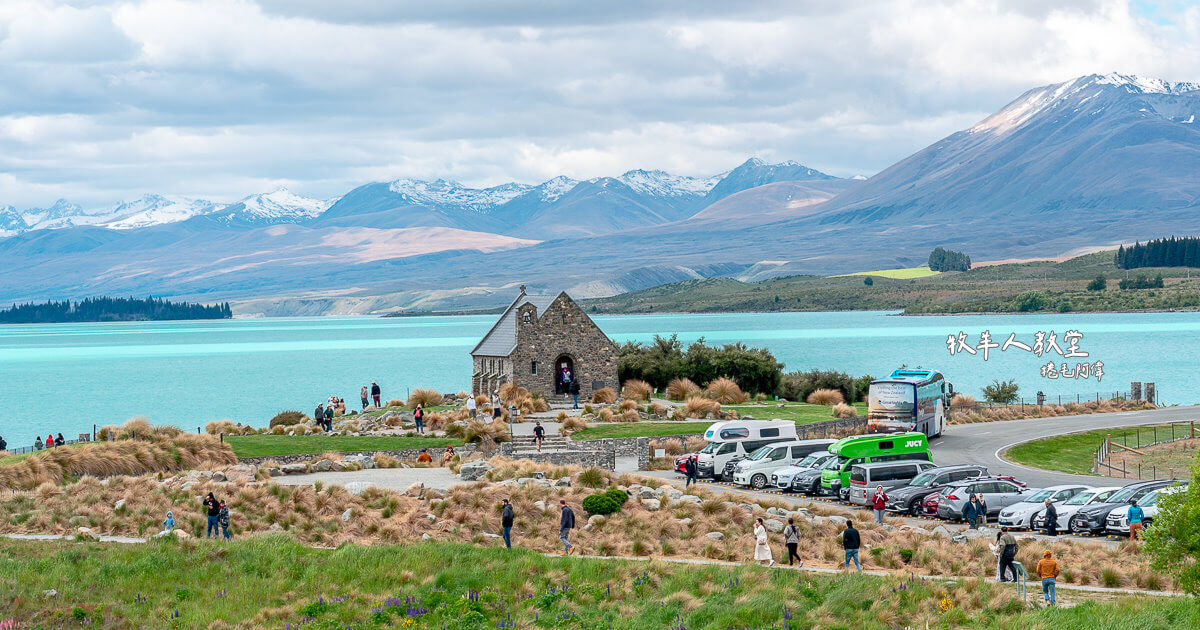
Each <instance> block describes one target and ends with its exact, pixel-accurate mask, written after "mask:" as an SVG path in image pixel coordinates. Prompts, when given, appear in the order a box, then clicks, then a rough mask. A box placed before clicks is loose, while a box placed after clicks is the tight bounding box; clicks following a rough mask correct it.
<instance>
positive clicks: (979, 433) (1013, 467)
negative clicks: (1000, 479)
mask: <svg viewBox="0 0 1200 630" xmlns="http://www.w3.org/2000/svg"><path fill="white" fill-rule="evenodd" d="M1188 420H1198V421H1200V406H1195V407H1164V408H1162V409H1150V410H1147V411H1123V412H1119V413H1096V414H1088V415H1081V416H1060V417H1057V418H1030V419H1028V420H1007V421H999V422H980V423H977V424H961V425H951V426H949V427H947V428H946V432H945V434H943V435H942V437H940V438H937V439H934V440H931V441H930V446H931V448H932V450H933V459H934V462H936V463H937V464H939V465H950V464H984V465H986V466H987V467H988V470H989V471H991V472H992V473H995V474H1005V475H1013V476H1015V477H1016V478H1017V479H1020V480H1022V481H1024V482H1026V483H1028V484H1029V485H1030V486H1033V487H1045V486H1052V485H1056V484H1063V483H1087V484H1091V485H1096V484H1098V483H1102V482H1103V479H1104V478H1103V477H1096V476H1090V475H1071V474H1067V473H1060V472H1052V471H1046V470H1038V469H1036V468H1028V467H1026V466H1022V465H1020V464H1014V463H1012V462H1008V461H1006V460H1004V459H1002V458H1001V457H1000V453H1001V452H1003V451H1004V450H1005V449H1008V448H1010V447H1012V446H1014V445H1016V444H1020V443H1021V442H1027V441H1030V440H1036V439H1039V438H1044V437H1051V436H1055V435H1061V434H1064V433H1077V432H1080V431H1091V430H1093V429H1104V428H1114V429H1115V428H1119V427H1128V426H1136V425H1152V424H1166V423H1169V422H1186V421H1188ZM1096 445H1097V446H1099V442H1097V443H1096ZM1131 481H1132V480H1131ZM1117 485H1120V484H1117Z"/></svg>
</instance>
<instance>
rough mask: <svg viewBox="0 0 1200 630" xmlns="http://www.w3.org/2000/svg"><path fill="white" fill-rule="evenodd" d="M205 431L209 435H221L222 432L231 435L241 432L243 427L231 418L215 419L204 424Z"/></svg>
mask: <svg viewBox="0 0 1200 630" xmlns="http://www.w3.org/2000/svg"><path fill="white" fill-rule="evenodd" d="M204 432H205V433H207V434H209V435H220V434H222V433H224V434H226V435H229V434H232V433H241V432H242V429H241V427H239V426H238V425H236V424H234V423H233V421H231V420H214V421H212V422H209V423H208V424H206V425H204Z"/></svg>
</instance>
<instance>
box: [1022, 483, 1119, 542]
mask: <svg viewBox="0 0 1200 630" xmlns="http://www.w3.org/2000/svg"><path fill="white" fill-rule="evenodd" d="M1120 489H1121V486H1113V487H1108V488H1095V489H1093V490H1084V491H1083V492H1080V493H1079V494H1077V495H1075V496H1073V497H1071V498H1070V499H1067V500H1066V501H1063V502H1062V503H1060V504H1059V505H1056V506H1054V507H1055V509H1057V510H1058V529H1059V530H1060V531H1067V530H1069V529H1070V523H1071V519H1072V518H1073V517H1074V516H1075V513H1076V512H1078V511H1079V510H1081V509H1083V508H1084V507H1085V506H1088V505H1092V504H1093V503H1104V502H1105V501H1108V500H1109V498H1110V497H1112V495H1114V494H1116V493H1117V492H1118V491H1119V490H1120ZM1033 528H1034V529H1045V528H1046V513H1045V512H1044V511H1042V512H1038V514H1037V515H1036V516H1034V517H1033Z"/></svg>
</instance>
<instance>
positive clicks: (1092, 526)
mask: <svg viewBox="0 0 1200 630" xmlns="http://www.w3.org/2000/svg"><path fill="white" fill-rule="evenodd" d="M1175 483H1178V482H1176V481H1174V480H1164V481H1139V482H1137V483H1131V484H1129V485H1127V486H1125V487H1124V488H1121V490H1120V491H1118V492H1117V493H1116V494H1113V495H1112V496H1111V497H1109V498H1108V500H1107V501H1106V502H1104V503H1094V504H1092V505H1087V506H1084V507H1082V508H1080V509H1079V511H1077V512H1075V516H1073V517H1072V518H1071V521H1070V523H1071V531H1072V532H1073V533H1076V534H1103V533H1104V530H1105V528H1106V527H1108V515H1109V513H1110V512H1112V511H1113V510H1115V509H1117V508H1120V507H1124V506H1127V505H1129V502H1130V501H1140V500H1141V499H1142V497H1144V496H1146V495H1147V494H1150V493H1151V492H1154V491H1155V490H1158V489H1159V488H1166V487H1167V486H1170V485H1172V484H1175Z"/></svg>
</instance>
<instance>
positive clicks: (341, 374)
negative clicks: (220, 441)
mask: <svg viewBox="0 0 1200 630" xmlns="http://www.w3.org/2000/svg"><path fill="white" fill-rule="evenodd" d="M494 319H495V316H490V315H489V316H458V317H414V318H393V319H380V318H364V317H346V318H288V319H246V320H224V321H203V322H131V323H96V324H32V325H9V326H0V400H3V403H4V407H5V413H3V414H2V415H0V417H2V418H3V420H0V435H2V436H3V437H4V438H5V439H6V440H8V443H9V445H10V446H11V447H17V446H27V445H30V444H32V442H33V439H34V436H35V435H38V434H40V435H43V436H45V435H46V434H47V433H50V432H54V433H58V432H62V433H63V435H64V436H66V437H67V438H68V439H70V438H74V437H76V436H77V435H78V434H79V433H81V432H84V431H90V430H91V428H92V425H93V424H96V425H104V424H114V423H120V422H124V421H125V420H127V419H129V418H131V417H134V416H146V417H148V418H149V419H150V420H151V421H152V422H155V423H171V424H175V425H177V426H180V427H183V428H186V429H188V430H191V431H194V430H195V429H196V427H198V426H201V427H202V426H203V425H204V424H205V423H206V422H208V421H210V420H217V419H222V418H228V419H231V420H233V421H235V422H243V423H249V424H253V425H256V426H261V425H264V424H265V423H266V422H267V421H268V420H269V419H270V417H271V416H273V415H274V414H275V413H276V412H278V411H281V410H284V409H297V410H301V411H304V412H306V413H311V411H312V408H313V407H315V406H316V404H317V403H318V402H321V401H323V400H324V399H326V398H328V397H329V395H331V394H336V395H338V396H341V397H343V398H345V399H346V401H347V403H348V404H349V405H351V406H352V407H353V406H356V405H357V403H358V390H359V387H361V386H362V385H363V384H366V383H370V382H371V381H372V380H375V381H378V382H379V384H380V386H381V387H382V388H383V396H384V398H385V399H388V398H404V397H405V396H406V394H407V391H408V389H409V388H413V387H434V388H437V389H439V390H442V391H458V390H461V389H467V388H469V386H470V373H471V362H470V358H469V357H468V355H467V353H468V351H469V350H470V349H471V347H472V346H473V345H474V344H475V343H476V342H477V341H478V340H479V338H480V337H481V336H482V335H483V334H484V333H485V332H486V331H487V329H488V328H489V327H490V326H491V324H492V323H493V322H494ZM595 319H596V322H597V324H599V325H600V327H601V328H603V329H604V331H605V332H606V333H608V334H609V336H611V337H612V338H613V339H614V340H616V341H617V342H618V343H621V342H626V341H649V340H651V339H652V338H653V337H654V335H655V334H663V335H669V334H672V333H678V334H679V337H680V339H682V340H683V341H684V342H690V341H693V340H695V339H697V338H699V337H704V338H705V339H706V340H707V341H708V342H709V343H717V344H724V343H731V342H736V341H741V342H744V343H746V344H748V345H750V346H765V347H767V348H769V349H770V350H771V351H772V352H773V353H774V354H775V356H776V357H777V358H779V359H780V360H781V361H783V362H784V363H785V364H786V367H787V369H788V370H808V369H813V368H819V369H836V370H841V371H844V372H848V373H850V374H853V375H860V374H872V375H874V376H876V377H879V376H884V375H886V374H888V373H889V372H891V370H893V369H894V368H896V367H899V366H900V365H902V364H906V365H908V366H910V367H916V366H923V367H932V368H936V369H939V370H941V371H942V372H943V373H944V374H945V375H946V377H947V379H949V380H950V381H951V382H952V383H954V384H955V386H956V389H957V390H958V391H963V392H967V393H970V394H973V395H975V396H977V397H978V396H979V390H980V388H981V387H983V386H984V385H985V384H987V383H990V382H991V381H992V380H993V379H997V378H1013V379H1016V381H1017V382H1018V383H1019V384H1020V385H1021V395H1022V396H1024V397H1025V398H1026V399H1028V400H1032V398H1033V396H1034V394H1035V393H1036V392H1037V391H1038V390H1042V391H1044V392H1045V393H1046V394H1047V395H1049V396H1050V398H1051V400H1052V401H1054V400H1056V399H1057V397H1058V396H1062V397H1063V398H1064V399H1066V398H1070V399H1074V398H1075V397H1076V396H1081V397H1083V398H1094V397H1095V396H1096V393H1097V392H1100V393H1101V394H1102V395H1105V396H1111V395H1112V394H1113V393H1114V392H1117V391H1121V392H1125V391H1128V390H1129V383H1130V381H1153V382H1155V383H1157V388H1158V393H1159V397H1160V400H1162V401H1164V402H1166V403H1167V404H1174V403H1178V404H1189V403H1196V402H1200V396H1198V395H1196V393H1195V392H1196V387H1195V386H1194V385H1189V379H1191V378H1192V377H1193V376H1194V375H1195V374H1196V373H1197V368H1200V354H1198V352H1197V351H1198V348H1200V346H1198V344H1197V343H1196V339H1197V333H1198V332H1200V313H1141V314H1068V315H1002V316H949V317H899V316H895V315H893V314H889V313H880V312H839V313H730V314H704V315H630V316H601V317H596V318H595ZM984 330H988V331H990V333H991V337H992V339H993V340H995V341H996V342H997V343H999V344H1003V343H1004V342H1005V341H1006V340H1007V339H1008V337H1009V335H1010V334H1011V333H1016V335H1017V336H1016V341H1019V342H1022V343H1025V344H1026V345H1028V346H1031V351H1029V352H1027V351H1024V350H1020V349H1017V348H1016V347H1010V348H1009V349H1008V350H1007V351H1004V352H1001V351H1000V349H999V348H994V349H991V350H990V355H991V356H990V357H989V359H988V360H987V361H984V360H983V357H982V352H981V351H979V350H977V351H976V354H975V355H970V354H966V353H965V352H959V353H957V354H954V355H951V353H950V352H949V350H948V349H947V344H946V338H947V336H948V335H950V334H952V333H953V334H955V335H957V333H959V332H960V331H961V332H963V333H966V336H967V337H966V341H967V343H968V344H969V345H971V346H972V347H976V346H978V344H979V337H980V333H981V332H983V331H984ZM1068 330H1077V331H1079V332H1080V333H1082V335H1083V337H1082V339H1081V340H1080V341H1079V343H1078V349H1079V351H1081V352H1087V353H1088V354H1089V356H1088V357H1087V358H1071V359H1067V358H1064V357H1063V356H1062V355H1061V354H1059V353H1056V352H1053V351H1051V354H1050V355H1049V356H1047V355H1043V356H1041V357H1038V356H1035V355H1034V354H1033V352H1032V346H1033V344H1034V335H1035V334H1036V333H1037V332H1038V331H1043V332H1047V333H1048V332H1049V331H1054V332H1055V333H1056V336H1057V338H1058V344H1059V346H1060V348H1061V349H1062V350H1063V351H1064V353H1065V352H1066V351H1067V343H1066V342H1065V341H1064V333H1066V331H1068ZM1051 359H1053V360H1054V362H1055V363H1056V365H1057V364H1061V363H1062V362H1064V361H1066V362H1068V363H1069V366H1070V367H1071V368H1074V366H1075V365H1077V364H1078V363H1081V362H1087V363H1089V364H1093V365H1094V362H1096V361H1100V362H1102V363H1103V367H1102V369H1103V371H1104V375H1103V377H1102V379H1101V380H1100V381H1099V382H1097V380H1096V378H1095V377H1094V376H1091V375H1090V374H1089V378H1088V379H1086V380H1084V379H1080V378H1073V379H1062V378H1058V379H1051V378H1045V377H1043V376H1042V375H1041V366H1043V365H1044V364H1045V363H1047V362H1048V361H1050V360H1051ZM1089 371H1090V369H1089Z"/></svg>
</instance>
